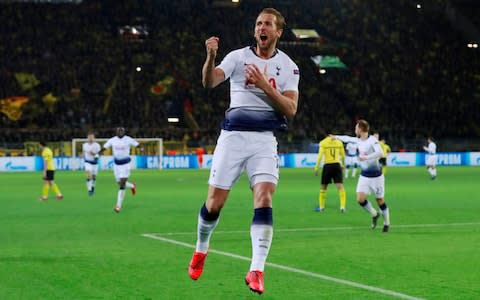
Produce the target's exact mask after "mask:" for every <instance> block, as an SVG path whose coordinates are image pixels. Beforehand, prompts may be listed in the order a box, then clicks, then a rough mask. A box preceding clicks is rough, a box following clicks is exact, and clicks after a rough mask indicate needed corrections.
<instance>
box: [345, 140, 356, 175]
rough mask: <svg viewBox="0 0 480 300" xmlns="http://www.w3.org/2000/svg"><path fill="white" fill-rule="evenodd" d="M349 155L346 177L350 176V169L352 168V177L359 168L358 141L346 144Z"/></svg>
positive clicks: (346, 162)
mask: <svg viewBox="0 0 480 300" xmlns="http://www.w3.org/2000/svg"><path fill="white" fill-rule="evenodd" d="M345 149H346V150H347V156H346V157H345V178H348V171H349V170H350V169H352V177H353V178H355V175H356V174H357V168H358V146H357V143H347V144H346V145H345Z"/></svg>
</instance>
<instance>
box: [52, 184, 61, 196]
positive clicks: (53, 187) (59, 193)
mask: <svg viewBox="0 0 480 300" xmlns="http://www.w3.org/2000/svg"><path fill="white" fill-rule="evenodd" d="M52 191H53V192H54V193H55V195H57V196H58V195H61V194H62V192H60V189H59V188H58V186H57V184H56V183H52Z"/></svg>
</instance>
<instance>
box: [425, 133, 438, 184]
mask: <svg viewBox="0 0 480 300" xmlns="http://www.w3.org/2000/svg"><path fill="white" fill-rule="evenodd" d="M427 142H428V145H427V146H423V150H425V151H426V152H427V157H426V160H425V164H426V165H427V170H428V173H430V176H431V178H432V180H435V179H436V178H437V145H436V144H435V143H434V142H433V138H431V137H429V138H428V139H427Z"/></svg>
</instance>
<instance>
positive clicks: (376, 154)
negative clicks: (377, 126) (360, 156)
mask: <svg viewBox="0 0 480 300" xmlns="http://www.w3.org/2000/svg"><path fill="white" fill-rule="evenodd" d="M373 149H374V150H375V152H373V153H370V154H369V155H367V159H368V160H370V159H377V158H381V157H383V150H382V147H381V146H380V143H379V142H378V141H377V142H375V144H373Z"/></svg>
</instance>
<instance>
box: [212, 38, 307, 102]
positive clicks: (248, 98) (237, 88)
mask: <svg viewBox="0 0 480 300" xmlns="http://www.w3.org/2000/svg"><path fill="white" fill-rule="evenodd" d="M249 64H255V65H256V66H257V67H258V68H259V69H260V70H261V71H263V72H265V74H266V75H267V77H268V81H269V82H270V84H271V85H272V86H273V87H274V88H276V89H277V90H278V91H279V92H280V93H283V92H285V91H296V92H298V82H299V80H300V72H299V69H298V67H297V65H296V64H295V63H294V62H293V61H292V60H291V59H290V57H288V55H286V54H285V53H284V52H282V51H280V50H276V52H275V55H274V56H273V57H271V58H269V59H262V58H260V57H258V56H257V55H256V53H255V48H254V47H252V46H251V47H245V48H242V49H238V50H234V51H232V52H230V53H229V54H227V56H225V58H224V59H223V60H222V62H221V63H220V65H218V68H220V69H222V70H223V72H224V73H225V80H226V79H228V78H230V108H235V107H250V108H255V109H258V110H270V111H271V110H274V108H273V106H272V103H271V101H270V99H269V98H268V97H267V95H266V94H265V93H264V92H263V91H262V90H261V89H259V88H256V87H255V86H254V85H251V84H247V83H246V77H245V68H246V66H247V65H249Z"/></svg>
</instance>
